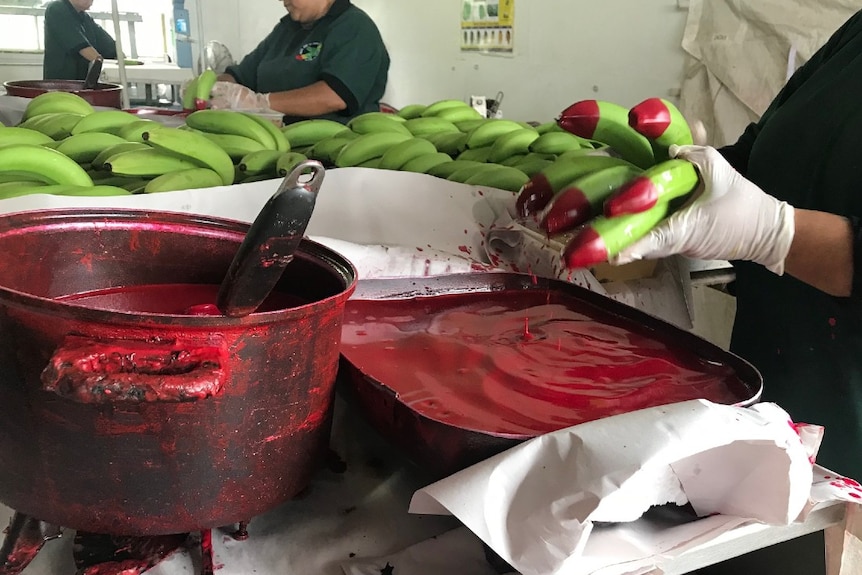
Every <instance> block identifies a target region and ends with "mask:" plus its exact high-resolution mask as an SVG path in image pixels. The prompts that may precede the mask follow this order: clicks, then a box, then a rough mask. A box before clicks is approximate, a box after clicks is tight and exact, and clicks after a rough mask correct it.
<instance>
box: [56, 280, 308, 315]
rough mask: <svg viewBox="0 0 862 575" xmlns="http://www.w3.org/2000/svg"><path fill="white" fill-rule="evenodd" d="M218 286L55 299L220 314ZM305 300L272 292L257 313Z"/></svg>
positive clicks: (131, 289)
mask: <svg viewBox="0 0 862 575" xmlns="http://www.w3.org/2000/svg"><path fill="white" fill-rule="evenodd" d="M218 291H219V286H218V285H215V284H144V285H133V286H121V287H114V288H108V289H101V290H95V291H89V292H84V293H77V294H70V295H65V296H62V297H58V298H57V300H58V301H63V302H69V303H74V304H76V305H82V306H86V307H89V308H94V309H103V310H108V311H121V312H133V313H155V314H168V315H220V312H219V311H218V308H217V307H216V306H215V301H216V297H217V296H218ZM306 303H308V302H306V301H304V300H302V299H300V298H298V297H295V296H292V295H288V294H285V293H281V292H272V293H271V294H270V295H269V297H268V298H267V299H266V300H265V301H264V302H263V303H262V304H261V306H260V307H259V308H258V309H257V313H261V312H267V311H276V310H280V309H288V308H292V307H297V306H300V305H304V304H306Z"/></svg>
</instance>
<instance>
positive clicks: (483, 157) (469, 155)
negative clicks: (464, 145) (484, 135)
mask: <svg viewBox="0 0 862 575" xmlns="http://www.w3.org/2000/svg"><path fill="white" fill-rule="evenodd" d="M490 157H491V146H485V147H484V148H473V149H471V150H464V151H463V152H461V153H460V154H458V157H457V158H456V159H457V160H468V161H473V162H480V163H482V164H485V163H487V162H488V158H490Z"/></svg>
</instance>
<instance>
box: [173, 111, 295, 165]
mask: <svg viewBox="0 0 862 575" xmlns="http://www.w3.org/2000/svg"><path fill="white" fill-rule="evenodd" d="M186 126H188V127H189V128H192V129H193V130H197V131H198V132H201V133H202V134H204V136H205V137H207V138H209V139H210V140H211V141H213V142H214V143H215V144H217V145H219V146H220V147H222V149H224V150H225V151H226V152H228V154H229V155H230V156H231V157H232V158H234V159H235V160H236V161H239V160H241V159H242V158H243V157H244V156H245V155H247V154H250V153H251V152H257V151H260V150H276V151H279V152H289V151H290V143H289V141H288V140H287V138H286V137H285V135H284V134H283V133H282V131H281V130H279V129H278V128H277V127H276V126H275V125H274V124H273V123H271V122H268V121H267V120H266V119H264V118H261V117H260V116H257V115H255V114H246V113H244V112H235V111H231V110H198V111H196V112H192V113H191V114H189V115H188V116H187V117H186Z"/></svg>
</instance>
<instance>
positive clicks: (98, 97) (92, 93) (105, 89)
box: [3, 80, 123, 108]
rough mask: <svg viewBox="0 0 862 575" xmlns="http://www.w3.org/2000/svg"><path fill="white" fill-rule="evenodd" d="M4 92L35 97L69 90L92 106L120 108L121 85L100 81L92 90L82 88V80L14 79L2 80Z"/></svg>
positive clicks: (121, 100) (24, 96)
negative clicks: (10, 80) (9, 80)
mask: <svg viewBox="0 0 862 575" xmlns="http://www.w3.org/2000/svg"><path fill="white" fill-rule="evenodd" d="M3 86H4V87H5V88H6V93H7V94H9V95H10V96H20V97H22V98H35V97H36V96H38V95H40V94H44V93H45V92H71V93H72V94H77V95H78V96H81V97H82V98H83V99H85V100H86V101H88V102H89V103H90V104H92V105H93V106H105V107H108V108H122V106H123V99H122V94H123V87H122V86H121V85H119V84H111V83H107V82H100V83H98V84H96V87H95V88H94V89H92V90H85V89H84V81H83V80H15V81H12V82H4V83H3Z"/></svg>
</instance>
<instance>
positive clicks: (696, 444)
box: [410, 400, 822, 575]
mask: <svg viewBox="0 0 862 575" xmlns="http://www.w3.org/2000/svg"><path fill="white" fill-rule="evenodd" d="M799 429H801V430H803V431H804V433H798V432H797V427H796V426H794V425H793V424H792V421H791V419H790V417H789V416H788V415H787V413H786V412H784V411H783V410H782V409H781V408H779V407H778V406H776V405H774V404H770V403H763V404H758V405H755V406H754V407H751V408H739V407H732V406H724V405H717V404H713V403H710V402H707V401H702V400H695V401H688V402H683V403H679V404H674V405H669V406H662V407H656V408H651V409H644V410H640V411H636V412H632V413H627V414H623V415H618V416H614V417H610V418H605V419H602V420H598V421H594V422H589V423H585V424H582V425H578V426H574V427H571V428H568V429H564V430H561V431H557V432H554V433H550V434H546V435H543V436H540V437H537V438H535V439H533V440H530V441H528V442H525V443H523V444H521V445H519V446H517V447H515V448H513V449H511V450H508V451H506V452H504V453H502V454H500V455H497V456H495V457H492V458H490V459H488V460H486V461H484V462H481V463H479V464H477V465H474V466H472V467H470V468H468V469H466V470H464V471H462V472H460V473H457V474H455V475H453V476H451V477H449V478H447V479H444V480H442V481H440V482H437V483H435V484H433V485H430V486H428V487H426V488H424V489H422V490H420V491H418V492H417V493H416V494H415V495H414V497H413V500H412V502H411V505H410V511H411V512H412V513H425V514H452V515H455V516H456V517H458V518H459V519H460V520H461V521H462V522H463V523H464V524H465V525H466V526H467V527H468V528H470V530H471V531H473V532H474V533H475V534H476V535H478V536H479V537H480V538H481V539H482V540H483V541H485V542H486V543H487V544H488V545H489V546H490V547H491V548H492V549H494V550H495V551H496V552H497V553H498V554H499V555H500V556H501V557H503V558H504V559H505V560H506V561H508V562H509V563H510V564H512V565H513V566H515V567H516V568H517V569H518V570H519V571H520V572H521V573H523V574H524V575H533V574H536V575H538V574H543V575H549V574H555V573H566V574H570V573H571V574H580V573H591V572H592V571H584V570H583V567H584V564H583V562H582V561H580V558H581V556H582V555H583V553H584V549H585V547H586V545H587V543H588V541H589V539H590V535H591V532H592V531H593V528H594V526H595V525H596V523H598V522H610V523H619V522H630V521H634V520H636V519H638V518H639V517H641V516H642V515H643V513H644V512H646V511H647V510H648V509H649V508H650V507H652V506H656V505H663V504H665V503H676V504H684V503H686V502H689V503H691V504H692V506H693V507H694V508H695V510H696V511H697V512H698V513H699V514H700V515H708V514H712V513H718V514H722V515H730V516H741V517H745V518H747V519H753V520H758V521H762V522H764V523H770V524H787V523H790V522H792V521H793V520H795V519H796V518H797V517H799V516H800V514H801V513H802V511H803V509H804V508H805V506H806V504H807V502H808V496H809V493H810V491H811V484H812V464H811V458H813V457H814V455H815V454H816V451H817V449H818V448H819V444H820V438H821V437H822V429H821V428H818V427H817V426H802V427H800V428H799ZM803 440H804V441H803Z"/></svg>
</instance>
